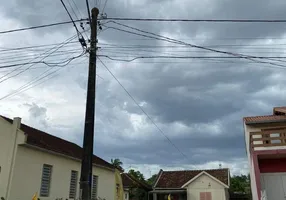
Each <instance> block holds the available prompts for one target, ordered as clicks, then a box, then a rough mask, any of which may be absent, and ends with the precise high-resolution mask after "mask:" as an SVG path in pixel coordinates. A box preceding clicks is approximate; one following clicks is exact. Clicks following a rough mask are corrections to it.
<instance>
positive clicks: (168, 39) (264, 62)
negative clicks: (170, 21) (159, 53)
mask: <svg viewBox="0 0 286 200" xmlns="http://www.w3.org/2000/svg"><path fill="white" fill-rule="evenodd" d="M111 22H112V23H115V24H117V25H121V26H124V27H127V28H129V29H132V30H136V31H139V32H143V33H147V34H150V35H154V36H155V37H154V36H150V35H144V34H140V33H135V32H132V31H127V30H123V29H120V28H116V27H110V28H112V29H115V30H119V31H122V32H126V33H130V34H134V35H139V36H143V37H149V38H154V39H157V40H161V41H166V42H170V43H174V44H180V45H185V46H190V47H193V48H198V49H203V50H206V51H211V52H215V53H219V54H227V55H231V56H234V57H239V58H243V59H247V60H251V61H253V62H257V63H261V64H270V65H274V66H281V65H280V64H276V63H273V62H266V61H260V60H255V59H253V58H252V57H253V56H251V55H245V54H239V53H233V52H228V51H222V50H217V49H212V48H209V47H203V46H199V45H194V44H190V43H186V42H183V41H180V40H176V39H172V38H170V37H165V36H162V35H159V34H155V33H152V32H149V31H144V30H141V29H138V28H135V27H131V26H128V25H125V24H121V23H118V22H114V21H111ZM265 59H269V60H270V58H265ZM282 67H285V66H284V65H283V66H282Z"/></svg>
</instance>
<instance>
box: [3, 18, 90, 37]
mask: <svg viewBox="0 0 286 200" xmlns="http://www.w3.org/2000/svg"><path fill="white" fill-rule="evenodd" d="M86 20H87V19H79V20H74V21H65V22H58V23H52V24H45V25H38V26H31V27H26V28H18V29H12V30H7V31H0V34H6V33H13V32H18V31H26V30H33V29H39V28H46V27H51V26H58V25H64V24H70V23H74V22H82V21H86Z"/></svg>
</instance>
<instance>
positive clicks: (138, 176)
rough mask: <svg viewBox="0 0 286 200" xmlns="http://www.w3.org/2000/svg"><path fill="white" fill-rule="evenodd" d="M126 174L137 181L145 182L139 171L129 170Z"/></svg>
mask: <svg viewBox="0 0 286 200" xmlns="http://www.w3.org/2000/svg"><path fill="white" fill-rule="evenodd" d="M128 174H129V175H130V176H132V177H133V178H136V179H137V180H139V181H143V182H145V177H144V175H143V174H142V173H141V172H140V171H135V170H134V169H130V170H129V172H128Z"/></svg>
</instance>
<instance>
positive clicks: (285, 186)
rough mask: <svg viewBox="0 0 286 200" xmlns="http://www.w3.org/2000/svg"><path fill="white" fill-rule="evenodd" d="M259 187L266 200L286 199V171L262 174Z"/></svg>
mask: <svg viewBox="0 0 286 200" xmlns="http://www.w3.org/2000/svg"><path fill="white" fill-rule="evenodd" d="M261 189H262V190H265V192H266V197H267V200H274V199H275V200H286V173H271V174H270V173H269V174H268V173H267V174H262V175H261Z"/></svg>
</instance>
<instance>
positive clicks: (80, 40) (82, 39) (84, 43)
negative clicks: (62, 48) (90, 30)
mask: <svg viewBox="0 0 286 200" xmlns="http://www.w3.org/2000/svg"><path fill="white" fill-rule="evenodd" d="M61 3H62V5H63V7H64V9H65V10H66V12H67V14H68V16H69V18H70V20H71V21H72V22H73V26H74V28H75V30H76V32H77V35H78V40H79V42H80V44H81V45H82V48H86V42H85V39H84V37H83V35H82V34H81V32H80V31H79V30H78V28H77V26H76V24H75V22H74V20H73V18H72V16H71V14H70V12H69V10H68V9H67V7H66V5H65V3H64V1H63V0H61ZM72 10H73V8H72ZM73 11H74V10H73ZM75 15H76V14H75Z"/></svg>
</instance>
